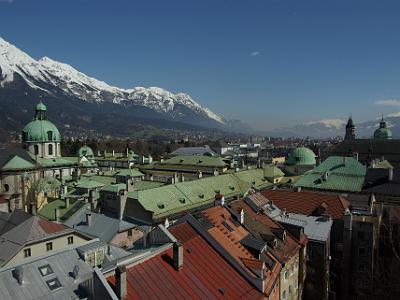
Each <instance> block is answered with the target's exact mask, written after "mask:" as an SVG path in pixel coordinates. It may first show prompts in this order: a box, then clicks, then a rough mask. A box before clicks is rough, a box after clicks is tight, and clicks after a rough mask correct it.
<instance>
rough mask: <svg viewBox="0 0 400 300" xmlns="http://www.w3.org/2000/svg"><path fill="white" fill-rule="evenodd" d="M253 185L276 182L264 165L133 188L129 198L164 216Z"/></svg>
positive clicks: (244, 189)
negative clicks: (144, 187) (139, 189)
mask: <svg viewBox="0 0 400 300" xmlns="http://www.w3.org/2000/svg"><path fill="white" fill-rule="evenodd" d="M252 185H255V186H256V187H259V188H260V187H266V186H270V185H272V183H270V182H269V181H268V180H266V179H265V178H264V175H263V170H262V169H253V170H246V171H242V172H235V173H231V174H224V175H218V176H213V177H206V178H202V179H198V180H193V181H186V182H179V183H176V184H170V185H165V186H162V187H159V188H154V189H148V190H142V191H135V192H130V193H129V194H128V195H129V198H130V199H129V200H128V201H138V202H139V203H140V204H141V205H142V206H143V207H144V209H146V210H148V211H152V212H154V218H162V217H165V216H169V215H173V214H177V213H180V212H184V211H188V210H190V209H192V208H196V207H200V206H203V205H207V204H209V203H211V202H212V201H214V198H215V194H216V193H220V194H222V195H224V196H225V197H232V196H235V195H243V194H244V193H245V192H246V191H247V190H248V189H249V188H250V187H251V186H252Z"/></svg>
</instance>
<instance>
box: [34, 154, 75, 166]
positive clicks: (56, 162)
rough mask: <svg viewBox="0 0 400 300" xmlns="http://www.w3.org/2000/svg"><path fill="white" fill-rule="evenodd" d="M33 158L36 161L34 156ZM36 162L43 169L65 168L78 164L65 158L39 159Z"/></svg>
mask: <svg viewBox="0 0 400 300" xmlns="http://www.w3.org/2000/svg"><path fill="white" fill-rule="evenodd" d="M32 157H33V159H35V157H34V156H33V155H32ZM36 162H37V163H38V164H39V165H41V166H42V167H63V166H74V165H76V164H77V163H75V162H73V161H72V160H70V159H67V158H64V157H55V158H38V159H37V161H36Z"/></svg>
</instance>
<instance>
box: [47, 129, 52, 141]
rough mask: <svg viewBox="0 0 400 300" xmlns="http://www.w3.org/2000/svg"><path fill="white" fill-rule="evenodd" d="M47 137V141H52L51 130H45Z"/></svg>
mask: <svg viewBox="0 0 400 300" xmlns="http://www.w3.org/2000/svg"><path fill="white" fill-rule="evenodd" d="M47 139H48V140H49V141H52V140H53V131H47Z"/></svg>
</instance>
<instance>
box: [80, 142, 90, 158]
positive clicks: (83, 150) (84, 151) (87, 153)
mask: <svg viewBox="0 0 400 300" xmlns="http://www.w3.org/2000/svg"><path fill="white" fill-rule="evenodd" d="M78 155H79V157H82V156H85V157H94V153H93V150H92V148H90V147H89V146H86V145H85V146H82V147H80V148H79V150H78Z"/></svg>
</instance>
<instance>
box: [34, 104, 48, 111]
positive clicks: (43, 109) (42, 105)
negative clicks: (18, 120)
mask: <svg viewBox="0 0 400 300" xmlns="http://www.w3.org/2000/svg"><path fill="white" fill-rule="evenodd" d="M36 110H38V111H46V110H47V107H46V105H44V104H43V103H42V102H39V103H38V104H37V105H36Z"/></svg>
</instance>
